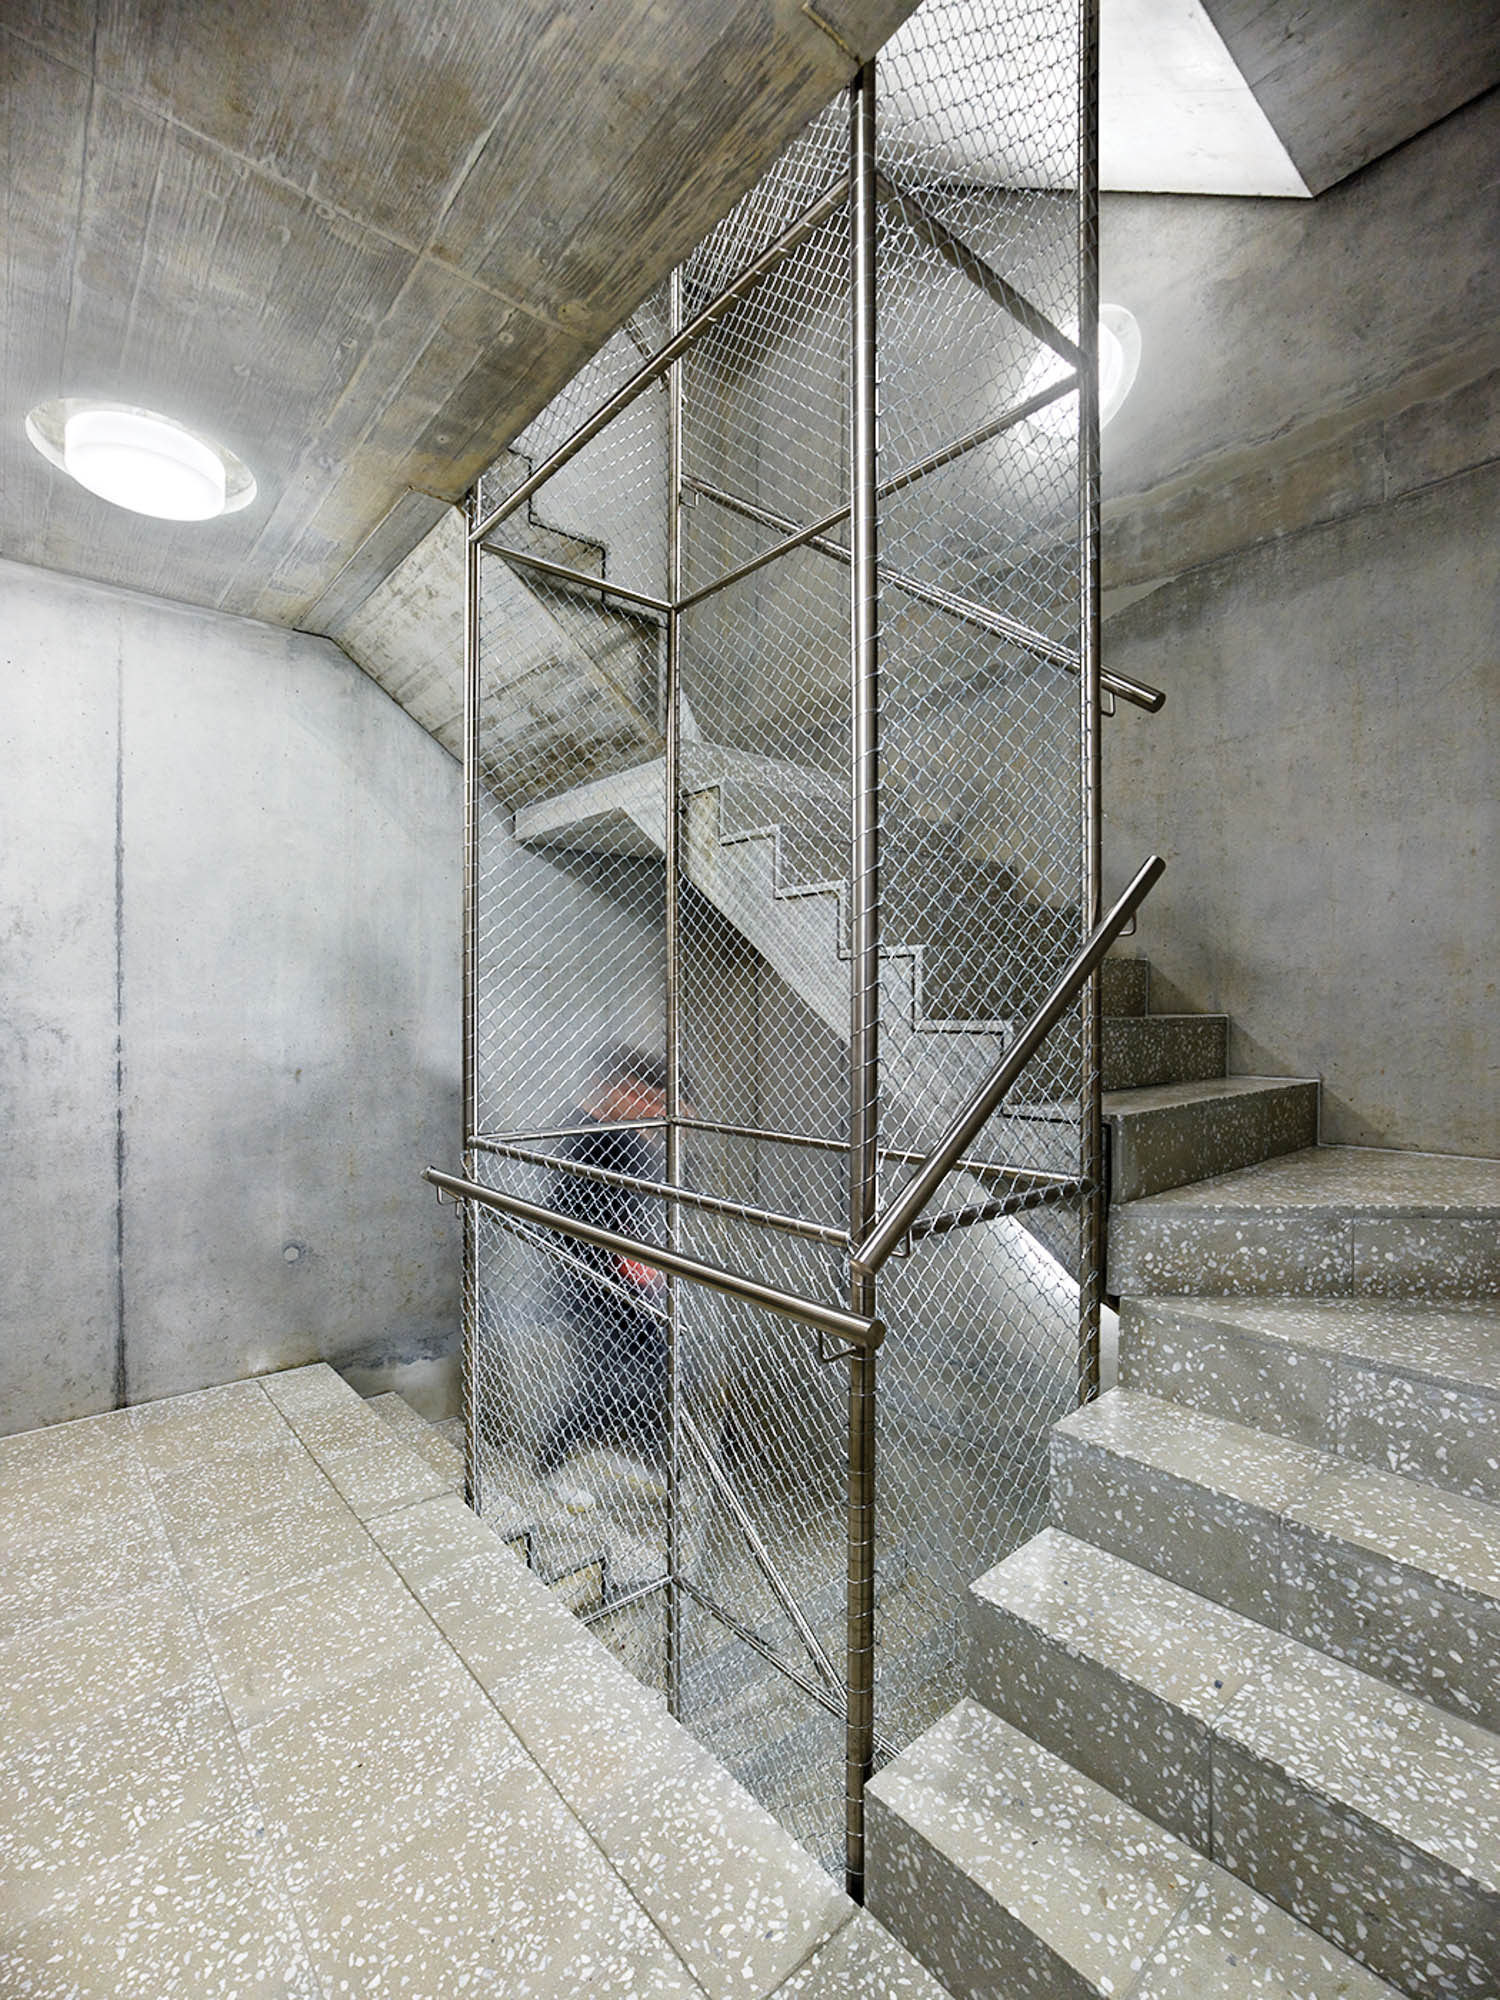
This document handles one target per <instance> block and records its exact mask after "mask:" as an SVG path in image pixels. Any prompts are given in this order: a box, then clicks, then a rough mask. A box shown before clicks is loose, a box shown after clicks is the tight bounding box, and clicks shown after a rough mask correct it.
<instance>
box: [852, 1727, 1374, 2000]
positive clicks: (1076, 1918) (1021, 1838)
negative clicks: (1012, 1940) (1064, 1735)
mask: <svg viewBox="0 0 1500 2000" xmlns="http://www.w3.org/2000/svg"><path fill="white" fill-rule="evenodd" d="M871 1798H872V1801H873V1802H874V1809H873V1816H874V1820H875V1828H876V1830H877V1833H878V1828H879V1823H880V1816H881V1814H882V1813H883V1812H889V1813H890V1814H891V1815H892V1817H893V1818H898V1819H899V1820H900V1821H901V1822H902V1823H904V1825H906V1826H907V1827H909V1828H911V1830H912V1831H913V1832H914V1833H915V1834H916V1835H917V1836H918V1837H919V1838H920V1839H921V1840H923V1841H924V1842H925V1843H926V1844H927V1845H928V1846H929V1847H931V1848H932V1849H935V1850H936V1851H937V1852H938V1853H939V1854H941V1855H942V1856H943V1857H944V1858H945V1859H946V1860H947V1861H948V1862H949V1863H950V1865H951V1866H952V1867H954V1868H955V1869H957V1870H958V1871H960V1872H961V1873H962V1874H963V1875H964V1876H966V1877H967V1878H968V1880H969V1881H970V1882H971V1883H973V1884H974V1885H975V1886H976V1887H977V1889H978V1890H979V1891H980V1893H981V1894H982V1895H983V1896H984V1898H985V1899H986V1900H987V1901H988V1902H990V1903H992V1904H994V1905H996V1906H998V1907H999V1908H1000V1909H1002V1910H1005V1911H1007V1912H1008V1913H1009V1914H1010V1916H1011V1917H1012V1918H1014V1919H1015V1920H1016V1922H1018V1923H1019V1924H1020V1925H1022V1926H1024V1928H1025V1929H1026V1931H1028V1932H1029V1933H1030V1934H1031V1935H1032V1936H1034V1937H1036V1938H1038V1939H1040V1940H1041V1942H1042V1943H1043V1944H1044V1945H1045V1946H1046V1947H1047V1949H1048V1951H1049V1952H1051V1953H1052V1954H1054V1955H1055V1957H1056V1958H1057V1959H1061V1960H1062V1961H1063V1963H1064V1964H1065V1965H1066V1966H1067V1967H1068V1968H1069V1970H1070V1972H1071V1974H1072V1977H1073V1981H1074V1982H1076V1981H1077V1980H1080V1979H1081V1980H1082V1982H1083V1984H1084V1985H1085V1986H1086V1987H1088V1988H1090V1989H1092V1990H1093V1991H1094V1992H1097V1993H1100V1994H1110V1995H1114V1996H1120V2000H1194V1996H1197V1995H1200V1994H1202V1993H1204V1992H1207V1991H1213V1992H1214V1993H1215V1994H1217V1995H1221V1996H1224V2000H1236V1996H1239V1995H1244V1996H1246V2000H1249V1996H1250V1995H1252V1994H1253V1995H1256V1996H1265V2000H1275V1996H1280V1995H1287V1996H1290V1995H1293V1994H1297V1995H1306V1994H1308V1993H1312V1992H1316V1993H1318V1994H1319V1995H1330V1996H1331V1995H1332V1994H1334V1993H1339V1994H1342V1995H1345V1996H1347V2000H1377V1996H1382V1995H1389V1994H1391V1993H1392V1991H1393V1989H1392V1988H1390V1987H1389V1986H1387V1985H1386V1984H1385V1982H1384V1981H1382V1980H1380V1979H1378V1978H1377V1977H1376V1976H1375V1975H1374V1974H1373V1973H1370V1972H1368V1971H1366V1970H1365V1969H1364V1968H1363V1967H1360V1966H1356V1965H1355V1964H1354V1963H1353V1961H1352V1960H1350V1959H1348V1958H1346V1957H1345V1955H1344V1954H1343V1953H1342V1952H1340V1951H1338V1950H1337V1949H1336V1948H1335V1947H1334V1946H1332V1945H1329V1944H1327V1943H1326V1942H1325V1941H1324V1940H1323V1939H1321V1938H1319V1937H1317V1936H1316V1935H1315V1934H1314V1933H1313V1932H1311V1931H1309V1930H1308V1929H1307V1928H1306V1927H1305V1926H1304V1925H1302V1924H1299V1923H1297V1922H1296V1921H1295V1919H1293V1918H1291V1917H1289V1916H1287V1915H1286V1913H1285V1912H1284V1911H1282V1910H1279V1909H1277V1908H1276V1907H1275V1905H1274V1904H1271V1903H1269V1902H1267V1901H1266V1899H1265V1898H1264V1897H1262V1896H1260V1895H1258V1894H1256V1892H1255V1891H1254V1890H1251V1889H1248V1888H1247V1887H1246V1886H1245V1885H1244V1884H1243V1883H1240V1882H1238V1881H1236V1880H1235V1879H1234V1878H1233V1877H1232V1876H1230V1875H1228V1874H1226V1873H1225V1871H1224V1870H1222V1869H1220V1868H1218V1867H1216V1866H1215V1865H1214V1864H1213V1863H1212V1862H1210V1861H1208V1860H1206V1859H1205V1858H1204V1857H1203V1856H1202V1855H1200V1854H1197V1853H1195V1852H1194V1851H1193V1850H1192V1849H1191V1848H1190V1847H1188V1846H1187V1845H1186V1844H1185V1843H1184V1842H1182V1841H1179V1840H1177V1839H1176V1838H1174V1837H1173V1836H1172V1835H1171V1834H1168V1833H1166V1832H1164V1831H1163V1830H1162V1829H1161V1828H1160V1827H1158V1826H1156V1825H1155V1824H1154V1823H1153V1822H1152V1821H1150V1820H1149V1819H1147V1818H1146V1817H1145V1816H1144V1815H1143V1814H1141V1813H1138V1812H1136V1811H1135V1810H1134V1808H1133V1807H1130V1806H1128V1805H1126V1804H1124V1802H1123V1801H1121V1800H1119V1799H1117V1798H1115V1797H1113V1795H1112V1794H1110V1793H1109V1792H1107V1791H1105V1790H1104V1789H1103V1787H1102V1786H1099V1785H1096V1784H1094V1783H1093V1781H1092V1780H1090V1779H1088V1778H1085V1777H1083V1776H1082V1775H1081V1774H1080V1773H1079V1772H1077V1771H1075V1770H1074V1769H1073V1768H1072V1767H1071V1766H1070V1765H1069V1764H1067V1763H1065V1762H1064V1761H1063V1759H1061V1758H1060V1757H1056V1756H1054V1755H1053V1754H1052V1753H1051V1752H1050V1751H1047V1750H1044V1749H1043V1748H1042V1747H1041V1746H1040V1745H1039V1744H1037V1743H1035V1742H1033V1741H1032V1739H1031V1738H1030V1737H1027V1736H1025V1735H1023V1734H1022V1733H1021V1732H1020V1731H1019V1730H1016V1729H1013V1728H1011V1727H1010V1725H1009V1724H1007V1723H1005V1722H1002V1721H1001V1720H1000V1718H999V1717H998V1716H995V1715H993V1714H992V1713H990V1711H988V1710H987V1709H985V1708H983V1707H982V1706H981V1705H980V1704H978V1703H977V1702H973V1701H964V1702H961V1703H959V1705H958V1706H957V1707H956V1708H955V1709H953V1710H952V1711H951V1712H950V1713H949V1714H948V1715H947V1716H945V1717H943V1718H942V1720H941V1721H939V1722H937V1723H936V1724H934V1725H933V1727H932V1728H930V1729H929V1730H927V1731H926V1732H925V1734H924V1735H923V1736H921V1737H920V1738H919V1739H918V1740H917V1742H916V1743H914V1744H913V1745H912V1746H911V1748H910V1749H909V1750H907V1751H905V1752H903V1753H902V1755H901V1756H900V1757H899V1758H897V1759H896V1760H895V1762H894V1763H892V1764H891V1765H889V1766H888V1767H887V1768H886V1770H884V1771H883V1772H881V1773H880V1775H879V1776H878V1777H877V1778H876V1779H875V1780H874V1782H873V1784H872V1786H871ZM871 1859H872V1870H871V1874H872V1901H873V1906H874V1907H875V1909H876V1914H877V1915H880V1914H881V1913H882V1911H883V1909H884V1908H885V1899H884V1897H883V1894H882V1890H883V1879H882V1872H881V1868H880V1855H879V1846H878V1839H877V1841H876V1842H875V1844H874V1845H873V1846H872V1857H871ZM944 1914H946V1912H945V1913H944ZM959 1929H960V1926H957V1925H954V1926H951V1930H952V1932H954V1933H957V1932H958V1931H959ZM949 1942H950V1946H951V1948H952V1949H953V1950H955V1951H956V1952H960V1953H961V1952H963V1950H964V1949H965V1943H966V1941H965V1940H964V1939H963V1938H962V1936H959V1935H954V1936H952V1937H951V1938H950V1940H949ZM939 1969H940V1971H941V1970H942V1969H943V1968H942V1967H941V1966H940V1968H939ZM965 1990H969V1989H968V1988H967V1987H966V1988H965ZM985 1990H991V1989H990V1988H989V1987H986V1989H985ZM1026 1990H1027V1991H1031V1990H1033V1987H1032V1986H1031V1985H1028V1986H1027V1988H1026ZM1037 1990H1039V1989H1037ZM1068 1990H1069V1991H1070V1992H1072V1991H1074V1990H1076V1987H1075V1984H1073V1983H1070V1984H1069V1987H1068Z"/></svg>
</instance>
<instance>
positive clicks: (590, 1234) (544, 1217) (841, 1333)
mask: <svg viewBox="0 0 1500 2000" xmlns="http://www.w3.org/2000/svg"><path fill="white" fill-rule="evenodd" d="M422 1178H423V1180H424V1181H426V1182H428V1183H429V1184H430V1185H431V1186H432V1187H435V1188H438V1189H440V1190H441V1191H442V1192H443V1193H444V1194H447V1195H451V1196H452V1197H453V1199H454V1200H455V1201H473V1202H478V1203H479V1205H480V1207H481V1208H492V1209H494V1210H495V1212H496V1214H497V1215H511V1216H517V1217H519V1219H520V1220H521V1221H522V1222H529V1223H531V1224H532V1225H533V1226H534V1227H535V1228H538V1229H555V1230H556V1231H557V1232H558V1234H559V1235H560V1236H571V1237H573V1238H575V1239H576V1240H577V1241H578V1242H580V1243H589V1244H592V1245H593V1247H594V1248H595V1249H596V1250H607V1251H608V1252H609V1253H610V1255H611V1256H614V1257H629V1258H631V1259H633V1260H635V1261H636V1262H638V1263H642V1264H649V1265H650V1266H651V1267H652V1269H653V1270H657V1271H670V1272H671V1273H672V1275H673V1276H674V1277H677V1278H687V1279H689V1280H691V1282H692V1283H693V1284H695V1285H705V1286H707V1288H708V1289H709V1290H710V1291H712V1292H722V1293H723V1294H724V1295H725V1297H726V1298H731V1299H739V1300H740V1301H741V1302H742V1303H743V1304H745V1305H750V1306H760V1307H762V1308H763V1309H764V1310H765V1311H766V1312H773V1313H779V1314H780V1316H781V1317H782V1318H783V1319H793V1320H797V1321H799V1322H800V1323H801V1324H802V1325H803V1326H810V1327H812V1328H814V1329H815V1330H816V1331H817V1332H818V1333H826V1334H830V1335H831V1336H832V1337H833V1338H834V1339H835V1340H842V1341H847V1342H848V1344H849V1345H850V1346H851V1347H854V1348H857V1349H858V1350H859V1351H860V1352H861V1353H873V1352H874V1351H875V1349H876V1348H877V1347H879V1345H880V1343H881V1341H882V1340H884V1338H885V1327H884V1325H883V1324H882V1323H881V1321H880V1320H878V1319H871V1318H867V1317H866V1316H864V1315H863V1314H860V1313H850V1312H842V1311H840V1309H839V1308H838V1307H837V1306H825V1305H823V1304H821V1303H820V1302H819V1301H818V1300H816V1299H804V1298H802V1297H801V1296H800V1295H799V1294H798V1293H796V1292H784V1291H782V1290H781V1288H780V1287H779V1286H778V1285H768V1284H765V1283H764V1282H763V1281H762V1280H761V1279H759V1278H747V1277H745V1276H743V1275H742V1273H740V1272H738V1271H726V1270H723V1269H721V1268H720V1267H719V1266H718V1265H717V1264H700V1263H699V1261H698V1259H697V1258H696V1257H684V1256H683V1255H682V1253H681V1251H678V1250H664V1249H662V1248H661V1246H660V1245H659V1244H656V1243H640V1242H637V1241H636V1239H635V1238H634V1237H633V1236H617V1235H616V1234H615V1232H614V1230H612V1229H600V1228H599V1227H598V1226H597V1225H596V1224H595V1223H592V1222H579V1221H578V1220H577V1219H576V1218H575V1217H573V1216H571V1215H559V1214H558V1212H557V1211H556V1209H552V1208H542V1207H540V1206H539V1205H538V1204H537V1203H536V1202H534V1201H522V1200H521V1198H520V1196H519V1195H514V1194H501V1193H500V1192H499V1190H498V1189H496V1188H487V1187H481V1186H480V1185H479V1183H478V1182H477V1181H466V1180H462V1179H460V1178H459V1176H458V1175H457V1174H445V1173H442V1172H440V1171H439V1169H438V1168H436V1167H424V1168H423V1170H422ZM660 1192H661V1193H662V1195H663V1196H664V1197H666V1198H668V1199H670V1197H671V1193H672V1190H671V1189H670V1188H666V1187H663V1188H662V1189H661V1190H660Z"/></svg>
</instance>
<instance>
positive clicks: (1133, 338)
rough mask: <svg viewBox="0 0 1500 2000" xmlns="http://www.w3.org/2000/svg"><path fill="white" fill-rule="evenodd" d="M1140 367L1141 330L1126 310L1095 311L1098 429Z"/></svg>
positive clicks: (1114, 408) (1111, 414)
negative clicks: (1097, 332) (1097, 328)
mask: <svg viewBox="0 0 1500 2000" xmlns="http://www.w3.org/2000/svg"><path fill="white" fill-rule="evenodd" d="M1140 365H1141V329H1140V326H1139V324H1138V323H1137V320H1136V316H1135V314H1134V313H1133V312H1131V311H1130V309H1129V307H1128V306H1100V308H1099V428H1100V430H1101V431H1102V430H1103V428H1104V426H1105V425H1106V424H1107V423H1108V422H1109V420H1110V418H1111V417H1112V416H1113V415H1114V414H1115V412H1116V411H1117V410H1118V409H1119V407H1120V405H1121V404H1122V403H1123V402H1124V400H1125V398H1126V397H1127V396H1128V395H1129V394H1130V391H1131V386H1132V384H1133V383H1134V381H1135V377H1136V371H1137V369H1138V368H1139V367H1140Z"/></svg>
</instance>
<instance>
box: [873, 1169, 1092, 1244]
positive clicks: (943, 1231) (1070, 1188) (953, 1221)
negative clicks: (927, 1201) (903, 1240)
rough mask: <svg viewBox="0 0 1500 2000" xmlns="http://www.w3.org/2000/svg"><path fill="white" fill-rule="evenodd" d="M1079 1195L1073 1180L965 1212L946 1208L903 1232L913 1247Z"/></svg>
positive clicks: (1078, 1185)
mask: <svg viewBox="0 0 1500 2000" xmlns="http://www.w3.org/2000/svg"><path fill="white" fill-rule="evenodd" d="M1083 1191H1084V1183H1083V1182H1082V1181H1081V1180H1077V1179H1074V1180H1072V1181H1069V1182H1066V1183H1063V1184H1060V1185H1058V1186H1055V1187H1044V1188H1032V1189H1030V1190H1028V1191H1027V1192H1026V1193H1025V1194H1006V1195H1000V1196H998V1197H997V1198H996V1199H995V1200H994V1201H971V1202H970V1203H969V1204H968V1206H967V1207H966V1208H947V1209H944V1210H943V1212H942V1213H941V1214H940V1215H924V1216H923V1217H922V1218H921V1219H920V1221H917V1222H914V1223H913V1224H912V1226H911V1228H910V1229H909V1230H908V1231H907V1240H908V1241H909V1242H912V1243H917V1242H920V1241H921V1239H922V1238H923V1237H924V1236H946V1235H947V1234H948V1233H949V1231H950V1230H953V1229H972V1228H973V1226H974V1225H975V1223H976V1222H998V1221H999V1220H1000V1218H1001V1217H1002V1216H1007V1215H1027V1214H1029V1213H1030V1212H1031V1211H1032V1210H1033V1209H1036V1208H1055V1207H1056V1206H1057V1204H1058V1203H1059V1202H1061V1201H1068V1200H1070V1199H1073V1198H1076V1197H1077V1196H1078V1195H1080V1194H1082V1193H1083Z"/></svg>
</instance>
